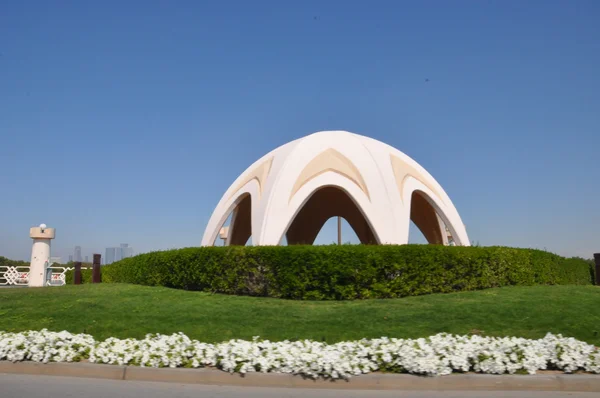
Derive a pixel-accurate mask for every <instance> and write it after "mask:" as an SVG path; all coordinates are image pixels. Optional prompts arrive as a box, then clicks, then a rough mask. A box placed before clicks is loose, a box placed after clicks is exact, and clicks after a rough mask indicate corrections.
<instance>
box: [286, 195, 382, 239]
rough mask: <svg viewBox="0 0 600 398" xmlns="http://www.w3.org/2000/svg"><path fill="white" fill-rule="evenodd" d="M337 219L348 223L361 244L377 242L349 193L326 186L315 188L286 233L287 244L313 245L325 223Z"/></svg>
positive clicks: (371, 229)
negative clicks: (339, 218) (342, 219)
mask: <svg viewBox="0 0 600 398" xmlns="http://www.w3.org/2000/svg"><path fill="white" fill-rule="evenodd" d="M336 216H339V217H342V218H344V219H345V220H346V221H347V222H348V224H349V225H350V227H351V228H352V230H353V231H354V233H355V234H356V236H357V237H358V240H359V241H360V242H361V243H363V244H376V243H378V242H377V238H376V236H375V233H374V232H373V228H372V227H371V225H370V224H369V222H368V220H367V219H366V218H365V216H364V214H363V213H362V211H361V210H360V209H359V207H358V206H357V205H356V203H355V202H354V200H353V199H352V198H351V197H350V196H349V195H348V193H347V192H346V191H345V190H343V189H341V188H339V187H337V186H326V187H322V188H319V189H317V190H316V191H315V192H314V193H313V194H312V195H311V196H310V197H309V198H308V200H307V201H306V202H305V203H304V205H303V206H302V207H301V208H300V210H299V211H298V212H297V213H296V215H295V217H294V219H293V221H292V222H291V224H290V225H289V227H288V229H287V231H286V233H285V239H286V242H287V244H288V245H299V244H304V245H312V244H313V243H314V242H315V239H316V238H317V235H318V234H319V232H320V231H321V229H322V228H323V225H324V224H325V223H326V222H327V220H329V219H330V218H332V217H336Z"/></svg>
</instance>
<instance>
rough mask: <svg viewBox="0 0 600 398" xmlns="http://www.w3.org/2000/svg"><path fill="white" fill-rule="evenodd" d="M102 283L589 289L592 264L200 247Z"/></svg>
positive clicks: (126, 263) (415, 248)
mask: <svg viewBox="0 0 600 398" xmlns="http://www.w3.org/2000/svg"><path fill="white" fill-rule="evenodd" d="M102 280H103V282H121V283H133V284H141V285H149V286H165V287H171V288H178V289H186V290H201V291H207V292H215V293H226V294H237V295H250V296H268V297H278V298H287V299H304V300H310V299H315V300H329V299H335V300H344V299H366V298H392V297H403V296H415V295H422V294H429V293H446V292H455V291H463V290H477V289H484V288H491V287H499V286H508V285H540V284H544V285H553V284H591V283H592V278H591V271H590V264H589V263H588V262H586V261H585V260H582V259H576V258H564V257H560V256H558V255H555V254H552V253H548V252H544V251H540V250H531V249H515V248H507V247H449V246H437V245H401V246H395V245H381V246H363V245H341V246H338V245H330V246H281V247H277V246H255V247H252V246H248V247H240V246H237V247H200V248H187V249H179V250H170V251H161V252H153V253H148V254H142V255H138V256H136V257H132V258H127V259H124V260H121V261H119V262H117V263H114V264H111V265H108V266H104V267H102Z"/></svg>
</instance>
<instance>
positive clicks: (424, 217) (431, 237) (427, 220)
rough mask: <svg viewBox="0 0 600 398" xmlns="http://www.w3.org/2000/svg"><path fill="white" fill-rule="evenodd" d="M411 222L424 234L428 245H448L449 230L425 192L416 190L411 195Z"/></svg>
mask: <svg viewBox="0 0 600 398" xmlns="http://www.w3.org/2000/svg"><path fill="white" fill-rule="evenodd" d="M410 221H412V223H414V225H415V226H416V227H417V228H418V229H419V231H420V232H421V234H423V237H424V238H425V239H426V240H427V243H429V244H434V245H444V244H448V229H447V228H446V225H445V224H444V222H443V221H442V218H441V217H440V215H439V214H438V213H437V211H436V209H435V208H434V206H433V205H432V204H431V202H430V200H429V199H428V197H427V194H426V193H425V192H423V191H419V190H415V191H413V193H412V195H411V200H410ZM409 238H410V235H409Z"/></svg>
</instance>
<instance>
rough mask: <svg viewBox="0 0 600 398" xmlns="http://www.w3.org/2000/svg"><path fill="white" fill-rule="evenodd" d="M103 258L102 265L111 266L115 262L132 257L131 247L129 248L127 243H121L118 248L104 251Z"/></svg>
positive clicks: (108, 248)
mask: <svg viewBox="0 0 600 398" xmlns="http://www.w3.org/2000/svg"><path fill="white" fill-rule="evenodd" d="M104 253H105V256H104V261H103V264H105V265H108V264H112V263H114V262H115V261H119V260H122V259H124V258H128V257H132V256H133V247H130V246H129V244H128V243H121V244H120V245H119V247H107V248H106V249H105V250H104Z"/></svg>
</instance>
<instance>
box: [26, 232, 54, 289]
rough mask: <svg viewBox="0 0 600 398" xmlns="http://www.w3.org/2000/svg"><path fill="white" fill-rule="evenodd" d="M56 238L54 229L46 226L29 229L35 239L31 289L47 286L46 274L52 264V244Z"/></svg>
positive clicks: (30, 270)
mask: <svg viewBox="0 0 600 398" xmlns="http://www.w3.org/2000/svg"><path fill="white" fill-rule="evenodd" d="M55 236H56V234H55V231H54V228H48V227H47V226H46V224H40V226H39V227H33V228H30V229H29V237H30V238H31V239H33V246H32V248H31V265H30V268H29V283H28V285H29V287H42V286H45V285H46V272H47V268H48V267H49V266H50V265H51V264H50V242H51V241H52V239H54V237H55Z"/></svg>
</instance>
